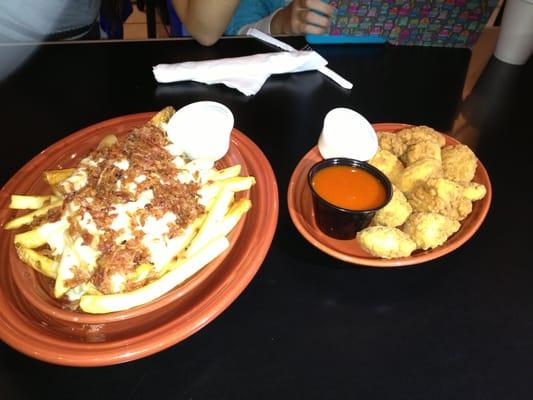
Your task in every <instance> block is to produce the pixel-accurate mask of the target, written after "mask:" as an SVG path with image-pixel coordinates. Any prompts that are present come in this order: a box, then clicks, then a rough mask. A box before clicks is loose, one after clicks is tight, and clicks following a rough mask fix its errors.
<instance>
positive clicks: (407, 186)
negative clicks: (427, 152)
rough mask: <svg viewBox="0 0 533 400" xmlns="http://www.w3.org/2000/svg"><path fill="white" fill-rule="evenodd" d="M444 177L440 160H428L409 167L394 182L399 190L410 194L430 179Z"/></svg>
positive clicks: (419, 161)
mask: <svg viewBox="0 0 533 400" xmlns="http://www.w3.org/2000/svg"><path fill="white" fill-rule="evenodd" d="M441 176H442V165H441V162H440V161H438V160H434V159H432V158H427V159H425V160H418V161H416V162H414V163H413V164H411V165H409V166H407V167H406V168H405V169H404V170H403V171H402V172H401V173H400V175H399V176H398V178H397V179H396V180H395V181H394V183H395V184H396V186H398V189H400V190H401V191H402V192H404V193H405V194H406V193H409V192H411V191H412V190H414V189H415V188H416V187H417V186H419V185H421V184H422V183H424V181H426V180H427V179H429V178H438V177H441Z"/></svg>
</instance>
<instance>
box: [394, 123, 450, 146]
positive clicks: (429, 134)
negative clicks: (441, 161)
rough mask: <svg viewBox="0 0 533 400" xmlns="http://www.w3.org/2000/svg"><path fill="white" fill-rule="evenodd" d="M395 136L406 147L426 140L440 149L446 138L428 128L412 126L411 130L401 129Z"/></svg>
mask: <svg viewBox="0 0 533 400" xmlns="http://www.w3.org/2000/svg"><path fill="white" fill-rule="evenodd" d="M396 134H397V135H398V136H399V137H400V139H401V140H402V142H404V143H405V144H406V145H407V146H410V145H412V144H415V143H418V142H423V141H426V140H431V141H433V142H435V143H437V144H438V145H439V146H440V147H444V145H445V144H446V138H445V137H444V136H443V135H442V134H440V133H439V132H437V131H436V130H435V129H433V128H430V127H429V126H424V125H421V126H413V127H411V128H405V129H402V130H400V131H398V132H397V133H396Z"/></svg>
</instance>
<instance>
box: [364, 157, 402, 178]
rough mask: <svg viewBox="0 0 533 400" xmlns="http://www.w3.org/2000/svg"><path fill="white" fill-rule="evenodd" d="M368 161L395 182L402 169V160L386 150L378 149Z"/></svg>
mask: <svg viewBox="0 0 533 400" xmlns="http://www.w3.org/2000/svg"><path fill="white" fill-rule="evenodd" d="M368 163H369V164H370V165H373V166H374V167H376V168H377V169H379V170H380V171H381V172H383V173H384V174H385V176H386V177H387V178H389V180H390V181H391V182H395V181H396V179H398V176H399V175H400V174H401V172H402V171H403V164H402V162H401V161H400V160H399V159H398V157H396V156H395V155H394V154H392V153H391V152H390V151H388V150H383V149H378V151H377V153H376V154H375V155H374V157H372V158H371V159H370V160H369V161H368Z"/></svg>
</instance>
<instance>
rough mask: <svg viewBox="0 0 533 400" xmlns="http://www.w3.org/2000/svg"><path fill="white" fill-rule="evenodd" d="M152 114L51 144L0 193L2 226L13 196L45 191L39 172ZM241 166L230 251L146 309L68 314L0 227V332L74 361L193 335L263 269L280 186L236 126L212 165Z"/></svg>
mask: <svg viewBox="0 0 533 400" xmlns="http://www.w3.org/2000/svg"><path fill="white" fill-rule="evenodd" d="M153 114H154V113H142V114H133V115H128V116H124V117H118V118H114V119H111V120H108V121H104V122H101V123H98V124H95V125H92V126H90V127H88V128H85V129H82V130H81V131H79V132H76V133H74V134H72V135H70V136H68V137H66V138H65V139H63V140H61V141H59V142H57V143H55V144H53V145H52V146H50V147H49V148H47V149H46V150H44V151H43V152H41V153H40V154H39V155H37V156H36V157H35V158H33V159H32V160H31V161H30V162H29V163H27V164H26V165H25V166H24V167H23V168H21V170H20V171H19V172H17V174H15V175H14V176H13V177H12V178H11V179H10V180H9V181H8V182H7V183H6V185H5V186H4V187H3V188H2V189H1V190H0V223H1V224H2V226H3V224H5V222H6V221H8V220H10V219H11V218H13V217H14V215H15V212H14V211H12V210H9V209H8V205H9V200H10V196H11V194H38V193H40V194H43V193H47V192H46V191H45V190H46V185H44V184H43V181H42V178H41V174H42V172H43V171H45V170H49V169H55V168H60V167H69V166H73V165H75V164H76V163H77V161H79V160H80V159H81V158H83V157H84V156H85V155H86V154H87V153H88V152H89V150H90V149H91V148H93V147H94V146H96V145H97V144H98V142H99V141H100V139H102V138H103V137H104V136H105V135H108V134H110V133H114V134H117V135H123V134H126V133H127V132H128V131H129V130H130V129H131V128H133V127H136V126H141V125H143V124H144V123H145V122H146V121H148V119H149V118H150V117H151V116H152V115H153ZM237 163H239V164H241V165H242V172H241V174H243V175H245V174H247V175H252V176H254V177H255V179H256V185H255V186H254V187H252V189H251V190H250V191H249V192H248V193H244V194H242V195H246V196H249V198H250V199H251V201H252V205H253V206H252V208H251V209H250V211H248V213H247V214H246V215H245V217H243V218H242V220H241V222H240V223H239V225H238V226H237V227H236V228H235V229H234V231H233V232H232V233H231V234H230V237H229V239H230V243H231V246H230V249H229V250H228V251H226V252H225V253H224V254H222V255H221V256H219V257H218V258H217V259H215V260H214V261H212V262H211V263H210V264H208V265H207V266H206V267H204V269H202V270H201V271H200V272H198V273H197V274H196V275H194V276H193V277H192V278H191V279H189V280H188V281H187V282H185V283H184V284H182V285H180V286H179V287H177V288H175V289H174V290H172V291H171V292H169V293H167V294H166V295H164V296H162V297H161V298H160V299H157V300H155V301H154V302H151V303H148V304H147V305H145V306H141V307H137V308H134V309H131V310H127V311H124V312H118V313H111V314H108V315H103V316H98V315H88V314H83V313H81V312H78V311H73V310H70V309H68V308H67V307H65V305H64V304H61V303H59V302H57V301H56V300H55V299H53V297H52V296H51V295H50V287H51V284H52V281H51V280H49V279H47V278H46V277H43V276H42V275H41V274H39V273H37V272H35V271H34V270H33V269H31V268H30V267H28V266H26V265H25V264H23V263H22V262H21V261H20V260H19V259H18V257H17V256H16V252H15V249H14V246H13V235H14V233H13V232H10V231H3V230H2V231H0V252H1V254H4V258H3V262H2V264H0V339H2V340H3V341H4V342H6V343H7V344H8V345H10V346H11V347H13V348H15V349H17V350H19V351H20V352H22V353H25V354H27V355H29V356H31V357H35V358H37V359H40V360H43V361H47V362H51V363H56V364H62V365H72V366H100V365H110V364H117V363H122V362H126V361H131V360H135V359H139V358H142V357H145V356H148V355H150V354H153V353H156V352H158V351H161V350H164V349H166V348H168V347H170V346H172V345H174V344H176V343H178V342H180V341H181V340H184V339H185V338H187V337H189V336H190V335H192V334H193V333H195V332H197V331H198V330H200V329H201V328H203V327H204V326H205V325H207V324H208V323H209V322H210V321H212V320H213V319H214V318H216V317H217V316H218V315H219V314H220V313H222V312H223V311H224V310H225V309H226V308H227V307H228V306H229V305H230V304H231V303H232V302H233V301H234V300H235V299H236V298H237V297H238V296H239V294H240V293H241V292H242V291H243V290H244V289H245V288H246V286H247V285H248V284H249V283H250V281H251V280H252V278H253V277H254V275H255V273H256V272H257V270H258V269H259V267H260V266H261V264H262V262H263V260H264V258H265V256H266V254H267V252H268V249H269V248H270V244H271V243H272V238H273V236H274V232H275V229H276V224H277V218H278V208H279V207H278V189H277V184H276V180H275V176H274V173H273V171H272V167H271V166H270V163H269V162H268V160H267V159H266V157H265V156H264V154H263V153H262V152H261V150H260V149H259V148H258V147H257V146H256V145H255V144H254V143H253V142H252V141H251V140H250V139H249V138H247V137H246V136H245V135H244V134H243V133H241V132H239V131H238V130H236V129H234V130H233V132H232V137H231V144H230V150H229V151H228V154H227V155H226V156H225V157H224V158H223V159H222V160H220V162H219V163H218V164H219V166H220V167H225V166H228V165H233V164H237Z"/></svg>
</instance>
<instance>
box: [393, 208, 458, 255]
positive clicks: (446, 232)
mask: <svg viewBox="0 0 533 400" xmlns="http://www.w3.org/2000/svg"><path fill="white" fill-rule="evenodd" d="M460 227H461V224H460V223H459V222H457V221H455V220H453V219H450V218H448V217H446V216H444V215H441V214H436V213H412V214H411V216H410V217H409V218H408V219H407V221H406V222H405V224H404V225H403V229H402V230H403V231H404V232H405V233H407V234H408V235H409V237H410V238H411V239H413V240H414V242H415V243H416V247H417V248H418V249H423V250H427V249H434V248H435V247H438V246H440V245H441V244H443V243H444V242H445V241H446V240H448V238H449V237H450V236H451V235H453V234H454V233H455V232H457V231H458V230H459V228H460Z"/></svg>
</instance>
